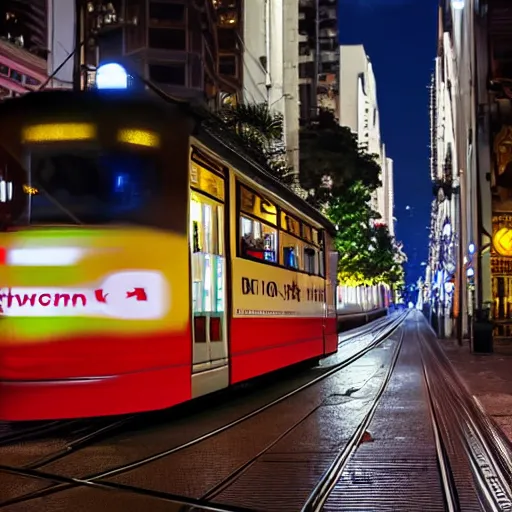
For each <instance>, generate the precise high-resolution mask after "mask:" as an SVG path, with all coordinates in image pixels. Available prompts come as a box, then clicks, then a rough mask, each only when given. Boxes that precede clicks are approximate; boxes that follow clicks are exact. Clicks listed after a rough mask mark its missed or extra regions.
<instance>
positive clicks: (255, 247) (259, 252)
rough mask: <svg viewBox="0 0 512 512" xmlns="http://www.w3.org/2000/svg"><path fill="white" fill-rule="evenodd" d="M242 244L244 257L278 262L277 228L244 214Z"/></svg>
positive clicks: (241, 234)
mask: <svg viewBox="0 0 512 512" xmlns="http://www.w3.org/2000/svg"><path fill="white" fill-rule="evenodd" d="M240 244H241V255H242V258H249V259H256V260H261V261H268V262H270V263H277V258H276V253H277V251H276V249H277V229H274V228H272V227H270V226H267V225H266V224H263V222H260V221H258V220H254V219H250V218H248V217H245V216H243V215H242V216H241V217H240Z"/></svg>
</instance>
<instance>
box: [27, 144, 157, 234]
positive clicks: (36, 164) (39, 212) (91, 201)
mask: <svg viewBox="0 0 512 512" xmlns="http://www.w3.org/2000/svg"><path fill="white" fill-rule="evenodd" d="M30 176H31V183H30V185H31V187H30V191H31V192H30V195H31V200H30V208H29V219H28V220H29V223H30V224H41V223H43V224H47V223H70V222H75V223H87V224H105V223H116V222H120V223H134V224H138V223H145V222H144V219H147V217H148V215H147V213H148V210H149V209H150V206H151V204H152V203H153V202H154V201H155V200H156V199H157V197H159V196H160V194H161V190H162V186H161V180H160V177H161V176H160V172H159V168H158V165H157V162H156V160H155V158H154V157H153V156H151V155H148V154H137V153H128V152H121V151H117V152H116V151H95V152H93V151H89V152H79V151H72V152H71V151H70V152H68V153H66V152H62V151H59V152H48V151H44V152H43V151H40V152H35V153H33V154H32V157H31V165H30Z"/></svg>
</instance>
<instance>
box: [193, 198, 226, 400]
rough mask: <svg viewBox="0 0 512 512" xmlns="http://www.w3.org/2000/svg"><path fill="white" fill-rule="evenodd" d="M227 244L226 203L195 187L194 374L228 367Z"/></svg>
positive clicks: (218, 385)
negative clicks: (225, 230) (225, 232)
mask: <svg viewBox="0 0 512 512" xmlns="http://www.w3.org/2000/svg"><path fill="white" fill-rule="evenodd" d="M224 245H225V237H224V204H223V203H222V202H220V201H216V200H215V199H212V198H210V197H209V196H206V195H203V194H201V193H200V192H197V191H195V190H192V191H191V204H190V248H191V253H192V254H191V280H192V283H191V285H192V336H193V373H195V374H197V373H200V372H206V371H208V370H214V369H218V368H221V367H226V369H227V364H228V348H227V332H226V251H225V247H224ZM217 373H218V372H217ZM226 375H227V371H226ZM214 380H215V379H214ZM217 380H218V379H217ZM210 381H211V382H210V384H209V386H213V387H214V388H215V387H223V386H221V385H220V384H215V383H214V382H213V381H212V379H210ZM203 387H204V386H203ZM208 391H212V389H209V390H204V392H208ZM198 394H202V392H198Z"/></svg>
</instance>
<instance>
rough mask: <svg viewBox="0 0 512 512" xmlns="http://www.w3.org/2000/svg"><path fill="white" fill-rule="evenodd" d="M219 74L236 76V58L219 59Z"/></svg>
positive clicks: (222, 57) (223, 57)
mask: <svg viewBox="0 0 512 512" xmlns="http://www.w3.org/2000/svg"><path fill="white" fill-rule="evenodd" d="M219 73H220V74H221V75H227V76H237V65H236V57H235V56H234V55H222V56H221V57H219Z"/></svg>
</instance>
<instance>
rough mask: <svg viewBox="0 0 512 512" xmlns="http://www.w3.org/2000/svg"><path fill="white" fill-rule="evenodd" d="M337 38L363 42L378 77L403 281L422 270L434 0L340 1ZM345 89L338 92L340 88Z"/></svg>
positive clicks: (426, 217)
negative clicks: (401, 247) (392, 172)
mask: <svg viewBox="0 0 512 512" xmlns="http://www.w3.org/2000/svg"><path fill="white" fill-rule="evenodd" d="M339 3H340V5H339V27H340V43H341V44H363V45H364V46H365V49H366V53H367V54H368V55H369V57H370V60H371V61H372V64H373V68H374V72H375V77H376V81H377V98H378V102H379V110H380V119H381V136H382V139H383V142H384V143H385V144H386V152H387V156H389V157H390V158H392V159H393V160H394V169H395V217H396V218H397V223H396V231H397V233H396V236H397V239H398V240H402V241H403V242H404V245H405V252H406V253H407V256H408V258H409V263H408V264H407V281H408V283H409V284H412V283H415V282H416V280H417V279H418V277H420V275H423V274H424V270H425V267H422V266H421V263H422V262H425V261H426V260H427V255H428V234H429V232H428V226H429V223H430V204H431V200H432V199H433V197H432V187H431V184H430V171H429V129H430V128H429V113H428V109H429V92H428V88H427V87H428V85H429V83H430V76H431V73H432V71H433V68H434V58H435V55H436V42H437V12H438V11H437V6H438V2H437V0H339ZM340 94H343V91H340Z"/></svg>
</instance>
